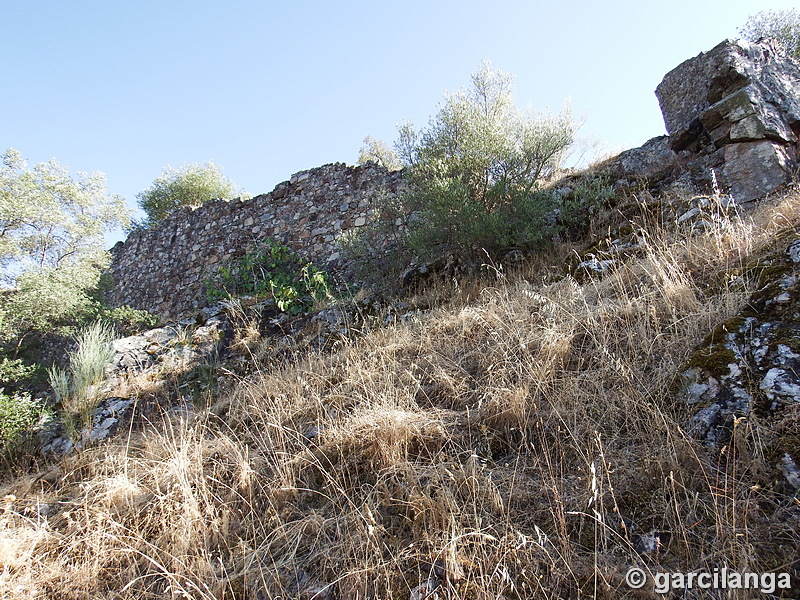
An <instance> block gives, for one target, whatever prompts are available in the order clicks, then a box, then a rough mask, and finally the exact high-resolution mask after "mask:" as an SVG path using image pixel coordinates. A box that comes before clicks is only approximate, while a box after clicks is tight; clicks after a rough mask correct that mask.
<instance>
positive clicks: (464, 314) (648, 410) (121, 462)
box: [0, 196, 800, 600]
mask: <svg viewBox="0 0 800 600" xmlns="http://www.w3.org/2000/svg"><path fill="white" fill-rule="evenodd" d="M797 207H798V198H797V197H796V196H790V197H787V198H785V199H783V200H782V202H781V203H776V204H775V205H774V206H770V207H769V208H767V209H764V210H763V211H761V212H759V213H757V214H754V215H752V216H750V217H748V218H747V219H737V218H733V219H722V220H721V221H720V222H719V226H718V227H717V228H716V229H714V230H712V231H708V232H705V233H703V234H695V235H690V236H688V237H685V236H681V237H676V236H675V235H674V233H669V232H667V231H665V230H663V229H659V228H653V227H648V226H645V229H643V230H642V237H643V239H644V241H645V244H644V246H643V248H642V249H641V251H640V253H639V255H638V256H637V257H635V258H632V259H630V260H628V261H627V262H626V263H625V264H624V265H623V266H622V267H621V268H619V269H617V270H616V271H614V272H613V273H611V274H609V275H607V276H605V277H603V278H600V279H596V280H591V281H589V282H587V283H585V284H583V285H579V284H578V283H576V282H575V281H573V280H571V279H569V278H568V279H562V280H560V281H558V282H555V283H548V284H536V283H530V282H528V281H526V280H525V279H523V278H521V277H516V278H515V279H514V281H507V280H503V279H499V280H498V283H497V285H496V286H493V287H485V288H484V289H482V291H480V292H479V293H477V294H476V293H474V292H473V291H469V292H464V294H465V295H466V296H468V297H469V298H470V299H469V300H464V299H463V298H456V299H455V300H454V301H453V302H452V303H451V304H450V305H449V306H447V307H445V308H440V309H437V310H436V311H434V313H433V314H431V315H430V316H429V317H427V318H426V319H425V321H424V322H416V323H409V324H405V325H402V326H401V325H398V326H394V327H388V328H383V329H378V330H376V331H374V332H372V333H370V334H368V335H366V336H365V337H363V338H361V339H359V340H358V341H355V342H352V343H350V344H347V345H345V346H344V347H343V348H341V349H340V350H338V351H337V352H335V353H329V354H324V355H323V354H313V353H309V354H306V355H305V356H302V357H301V358H299V359H297V360H295V361H294V362H292V363H288V362H286V361H284V362H283V363H281V364H259V365H258V367H259V370H258V372H257V374H256V375H254V376H252V377H249V378H247V379H244V380H242V381H240V382H239V384H238V386H236V389H235V391H234V392H233V393H232V394H229V395H227V396H226V397H223V398H219V399H218V401H217V404H216V405H215V406H212V407H211V409H210V410H208V411H206V412H201V413H199V414H198V415H197V417H196V418H194V419H183V420H180V419H178V418H177V417H174V418H172V419H169V418H165V419H164V420H163V422H159V423H154V424H153V425H152V426H150V427H148V428H146V429H145V430H143V431H141V432H139V433H137V434H135V435H130V436H128V437H127V438H120V439H117V440H116V441H115V442H113V443H111V444H108V445H106V446H103V447H100V448H95V449H92V450H88V451H84V452H82V453H78V454H75V455H73V456H70V457H69V458H67V459H65V460H64V461H63V464H61V465H59V469H60V471H59V472H58V473H57V475H56V476H53V475H52V473H49V474H48V473H45V474H41V475H40V476H38V477H34V476H31V477H27V478H25V479H16V480H13V481H10V482H8V484H7V485H6V487H5V489H4V491H3V492H2V493H4V494H7V496H6V499H5V500H4V505H3V509H2V510H3V512H2V514H0V567H2V570H0V591H1V592H0V593H1V594H2V597H3V598H31V599H32V598H59V599H60V598H65V599H71V598H74V599H88V598H95V597H104V598H141V599H145V598H209V599H210V598H247V599H253V600H256V599H262V598H263V599H266V598H304V599H310V598H318V599H323V598H340V599H348V600H350V599H353V600H355V599H359V598H382V599H390V598H395V599H398V598H403V599H405V598H409V597H410V595H411V590H412V589H415V588H416V590H417V591H416V592H415V594H416V597H417V598H423V597H425V595H424V594H422V593H421V592H420V591H419V590H420V589H421V588H420V587H419V586H420V585H421V584H424V583H425V582H426V581H428V580H430V579H432V580H435V581H436V582H437V584H438V588H437V589H436V591H435V594H436V596H433V595H431V596H430V597H431V598H433V597H438V598H441V599H444V598H453V599H455V598H581V597H583V598H619V597H630V598H656V597H661V596H658V595H656V594H653V593H651V592H646V591H641V592H635V591H633V590H630V589H629V588H628V587H627V586H626V585H625V583H624V579H623V577H624V574H625V572H626V570H627V569H628V568H629V567H631V566H643V567H644V568H646V569H652V570H653V571H656V570H661V571H687V570H693V569H701V568H706V569H713V568H714V567H721V566H723V565H724V566H727V567H728V568H730V569H735V570H741V571H744V570H752V571H766V570H772V569H778V570H780V568H784V569H785V568H786V564H787V563H789V562H791V561H793V560H795V559H796V548H797V546H798V544H800V534H798V531H800V506H798V504H797V503H796V501H793V500H791V499H790V498H788V497H786V496H785V494H784V493H783V492H782V491H781V490H780V489H779V488H778V487H776V486H772V485H771V484H767V483H765V482H764V480H763V471H761V470H759V468H757V467H758V466H759V465H758V460H759V459H758V457H759V456H760V450H759V446H758V444H759V437H758V432H757V424H746V423H745V424H742V425H741V427H742V430H741V431H739V432H737V434H739V435H738V437H737V436H735V439H738V440H741V442H737V443H741V445H742V447H744V446H745V445H746V446H747V448H748V452H733V449H729V451H726V452H725V453H722V454H720V453H718V452H715V451H711V450H708V449H706V448H703V447H700V446H699V445H698V444H696V443H695V442H694V441H693V440H692V439H691V438H690V437H689V436H688V435H687V433H686V432H685V429H684V424H685V423H686V421H687V417H688V415H689V412H688V410H687V409H686V408H685V407H684V406H681V404H680V403H679V402H677V401H676V400H675V397H676V394H675V389H674V385H675V381H674V378H675V375H676V373H678V372H679V370H680V368H681V365H682V364H684V362H685V360H686V359H687V357H688V356H689V354H690V353H691V351H692V349H693V348H694V347H695V346H696V344H698V343H699V342H700V341H701V340H702V339H703V338H704V337H705V336H706V334H707V333H708V332H709V331H710V330H711V329H713V327H714V326H715V325H716V324H718V323H720V322H721V321H724V320H726V319H728V318H730V317H732V316H734V315H735V314H736V312H737V311H738V310H739V309H740V308H741V307H742V304H743V302H744V301H745V300H746V298H747V296H748V293H749V289H748V287H747V285H745V284H744V283H741V282H738V283H737V282H736V281H734V280H733V279H730V281H728V279H729V278H727V277H725V276H723V277H720V274H721V273H732V274H733V273H736V272H737V271H741V270H742V268H743V265H744V264H745V263H747V261H748V260H751V259H752V258H753V256H754V255H756V254H757V253H758V252H761V251H763V250H764V249H765V248H766V249H768V248H769V246H770V244H774V243H778V242H774V241H773V240H775V239H776V238H777V237H778V233H779V232H780V231H781V230H784V229H785V228H787V227H792V226H794V225H795V224H797V223H798V221H799V219H798V209H797ZM428 293H430V292H428ZM475 296H477V297H475ZM246 335H247V334H246V333H245V334H243V336H244V337H246ZM748 428H749V429H748ZM762 466H763V465H762ZM759 473H761V474H762V475H759ZM42 503H46V504H48V505H49V508H46V509H43V508H42ZM651 532H657V534H658V535H659V536H660V540H661V543H662V548H661V550H660V551H659V552H656V553H651V554H646V555H642V554H640V553H639V552H638V551H637V547H636V546H637V544H639V543H640V542H641V535H643V534H647V533H651ZM698 597H699V596H698ZM725 597H726V598H745V597H748V596H747V595H741V596H739V595H736V593H735V592H733V591H729V593H728V595H727V596H725Z"/></svg>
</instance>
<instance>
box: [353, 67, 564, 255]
mask: <svg viewBox="0 0 800 600" xmlns="http://www.w3.org/2000/svg"><path fill="white" fill-rule="evenodd" d="M471 79H472V85H471V86H469V87H468V88H466V89H463V90H460V91H458V92H456V93H452V94H448V95H447V96H446V98H445V101H444V103H443V104H442V105H441V106H440V108H439V111H438V113H437V114H436V115H435V116H434V117H433V118H432V119H431V121H430V123H429V125H428V127H425V128H422V129H420V130H415V129H414V127H413V126H412V125H411V124H405V125H403V126H402V127H400V129H399V134H400V135H399V139H398V141H397V142H396V144H395V147H396V149H397V154H398V155H399V156H400V158H401V159H402V161H403V164H404V166H405V167H406V170H405V177H406V181H407V183H408V191H407V192H406V193H404V194H403V195H402V197H401V201H402V204H403V207H402V211H401V212H402V213H403V214H404V215H405V217H406V227H405V229H404V230H403V234H404V238H403V239H402V240H401V241H400V243H398V244H397V247H398V252H397V256H398V257H400V258H401V259H403V258H404V251H410V252H411V254H413V255H415V256H416V258H417V260H419V261H422V262H430V261H431V260H436V259H438V258H440V257H442V256H445V255H448V254H449V255H456V256H457V257H460V258H462V259H467V260H469V259H470V258H472V257H474V256H475V255H479V256H484V257H485V253H488V254H489V255H490V257H492V256H493V255H495V254H498V253H500V252H502V251H504V250H506V249H510V248H512V247H513V248H527V249H532V248H536V247H538V246H541V245H542V244H543V243H545V242H546V241H548V240H549V239H551V238H552V236H553V234H554V233H555V229H554V223H553V221H554V210H555V208H556V207H557V203H556V201H555V199H554V197H553V196H552V194H550V193H548V192H546V191H544V189H543V186H542V183H543V182H544V181H546V180H547V179H549V178H551V177H552V176H553V175H554V174H555V173H556V171H557V170H558V168H559V166H560V164H561V161H562V159H563V157H564V155H565V152H566V151H567V149H568V148H569V147H570V145H571V144H572V140H573V135H574V131H575V128H576V125H575V123H574V122H573V121H572V118H571V116H570V114H569V112H568V111H565V112H564V113H562V114H561V115H559V116H550V115H541V114H540V115H535V114H532V113H531V112H529V111H527V110H523V109H520V108H518V107H517V106H516V105H515V103H514V101H513V81H512V77H511V76H510V75H508V74H506V73H503V72H502V71H499V70H497V69H494V68H492V66H491V65H490V64H489V63H488V62H484V63H483V65H482V66H481V68H480V69H479V70H478V72H477V73H475V74H474V75H473V76H472V78H471ZM376 212H377V219H376V220H380V219H381V218H382V216H383V215H382V211H376ZM390 218H391V215H390ZM393 223H394V221H392V222H387V223H385V224H384V225H388V226H389V227H391V226H392V225H393ZM384 228H385V227H384ZM379 229H380V226H378V227H371V228H364V232H363V233H361V232H359V233H358V234H356V235H357V236H370V235H372V234H373V233H374V232H375V231H378V230H379ZM372 245H374V244H372ZM358 246H359V244H358V243H353V244H351V247H352V248H358ZM363 246H364V247H369V246H370V244H369V243H367V244H364V245H363ZM465 254H466V256H464V255H465ZM388 255H389V254H388V253H387V254H386V256H388ZM367 258H369V257H367Z"/></svg>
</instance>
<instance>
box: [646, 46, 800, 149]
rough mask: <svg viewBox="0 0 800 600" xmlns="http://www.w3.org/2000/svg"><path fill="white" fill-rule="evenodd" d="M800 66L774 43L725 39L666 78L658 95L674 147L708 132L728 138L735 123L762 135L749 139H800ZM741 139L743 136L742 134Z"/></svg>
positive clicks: (710, 137) (671, 72)
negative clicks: (723, 132) (798, 130)
mask: <svg viewBox="0 0 800 600" xmlns="http://www.w3.org/2000/svg"><path fill="white" fill-rule="evenodd" d="M798 89H800V66H798V65H797V63H795V62H794V61H793V60H792V59H790V58H787V57H786V56H784V55H783V53H781V52H780V51H779V50H778V49H777V48H775V47H773V46H772V45H770V43H769V42H760V43H751V42H747V41H744V40H737V41H734V40H725V41H724V42H722V43H721V44H719V45H717V46H716V47H714V48H713V49H712V50H710V51H708V52H702V53H700V54H699V55H698V56H696V57H695V58H691V59H689V60H687V61H684V62H683V63H681V64H680V65H679V66H678V67H676V68H675V69H673V70H672V71H670V72H669V73H667V74H666V75H665V76H664V79H663V80H662V81H661V83H660V84H659V85H658V87H657V88H656V96H657V97H658V102H659V104H660V106H661V111H662V113H663V115H664V124H665V125H666V128H667V132H668V133H669V135H670V145H671V146H672V148H673V149H674V150H682V149H684V148H687V147H688V146H689V145H691V144H693V143H695V142H697V141H698V140H699V139H700V138H701V137H703V136H707V138H708V139H709V140H714V139H716V140H719V141H721V142H724V140H725V139H726V137H725V135H724V134H722V133H721V132H720V131H719V130H720V129H721V128H722V129H724V130H726V132H727V134H730V129H732V128H733V127H734V126H735V125H739V124H741V123H742V122H743V121H747V123H745V125H742V126H741V127H744V128H746V127H751V128H752V127H754V126H753V125H752V123H753V122H754V120H753V119H751V117H756V121H757V122H758V125H757V127H756V128H757V129H758V130H759V132H760V133H755V134H753V135H752V136H747V137H745V138H744V139H774V140H775V141H778V142H783V143H795V142H797V134H796V132H795V131H793V126H794V127H797V124H798V123H800V98H799V97H798ZM737 139H739V138H737Z"/></svg>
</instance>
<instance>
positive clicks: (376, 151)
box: [358, 135, 403, 171]
mask: <svg viewBox="0 0 800 600" xmlns="http://www.w3.org/2000/svg"><path fill="white" fill-rule="evenodd" d="M368 162H373V163H375V164H377V165H380V166H382V167H386V168H387V169H389V170H390V171H397V170H399V169H402V168H403V164H402V163H401V162H400V157H399V156H397V153H395V151H394V150H393V149H392V147H391V146H389V144H387V143H386V142H383V141H381V140H376V139H375V138H373V137H372V136H371V135H368V136H367V137H365V138H364V145H363V146H361V150H359V153H358V164H360V165H365V164H367V163H368Z"/></svg>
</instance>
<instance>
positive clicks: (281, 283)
mask: <svg viewBox="0 0 800 600" xmlns="http://www.w3.org/2000/svg"><path fill="white" fill-rule="evenodd" d="M328 282H329V279H328V275H327V274H326V273H325V272H324V271H322V270H321V269H319V268H317V267H316V266H314V265H313V264H312V263H311V262H309V261H306V260H304V259H303V258H302V257H300V256H299V255H298V254H297V253H296V252H294V251H293V250H292V249H291V248H289V247H288V246H286V245H284V244H282V243H280V242H278V241H276V240H266V241H264V242H262V244H261V246H260V247H258V248H256V249H255V250H252V251H250V252H247V253H246V254H244V256H242V257H241V258H240V259H239V260H237V261H235V262H234V263H232V264H231V265H229V266H222V267H220V270H219V273H218V274H217V277H216V278H215V279H214V280H210V281H209V280H207V281H206V282H205V287H206V297H207V299H208V301H209V302H216V301H218V300H222V299H226V298H235V297H241V296H262V297H267V298H271V299H273V300H274V301H275V305H276V306H277V307H278V309H279V310H281V311H283V312H289V313H292V314H299V313H302V312H305V311H307V310H309V309H310V308H311V304H312V303H313V301H314V300H317V299H320V298H323V297H325V295H326V294H327V293H328Z"/></svg>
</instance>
